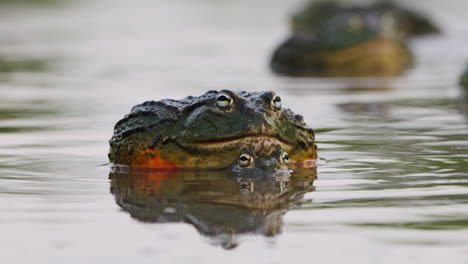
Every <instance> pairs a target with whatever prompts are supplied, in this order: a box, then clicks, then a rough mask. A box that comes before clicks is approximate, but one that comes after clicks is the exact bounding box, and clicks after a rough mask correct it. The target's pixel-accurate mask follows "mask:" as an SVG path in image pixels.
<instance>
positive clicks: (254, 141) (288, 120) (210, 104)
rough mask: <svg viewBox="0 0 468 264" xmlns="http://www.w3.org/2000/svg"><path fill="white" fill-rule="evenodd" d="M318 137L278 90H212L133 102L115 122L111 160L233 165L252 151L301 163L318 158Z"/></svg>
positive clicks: (173, 165)
mask: <svg viewBox="0 0 468 264" xmlns="http://www.w3.org/2000/svg"><path fill="white" fill-rule="evenodd" d="M314 140H315V136H314V131H313V130H312V129H311V128H310V127H308V126H307V124H306V123H305V122H304V120H303V117H302V116H301V115H298V114H294V113H293V112H292V111H291V110H290V109H287V108H283V107H282V102H281V98H280V97H279V96H277V95H276V94H275V93H274V92H271V91H270V92H254V93H249V92H234V91H230V90H222V91H208V92H207V93H205V94H203V95H201V96H189V97H186V98H184V99H181V100H173V99H164V100H161V101H147V102H144V103H142V104H139V105H136V106H134V107H133V108H132V109H131V111H130V113H129V114H127V115H126V116H125V117H124V118H123V119H121V120H120V121H118V122H117V124H116V125H115V128H114V135H113V136H112V138H111V140H110V141H109V143H110V152H109V159H110V161H111V162H112V163H114V164H120V165H129V166H132V167H149V168H162V169H180V168H183V169H185V168H199V169H205V168H209V169H219V168H228V167H230V166H233V169H234V168H235V167H236V166H238V164H239V163H238V159H239V155H240V154H241V153H243V152H245V151H248V152H251V153H252V154H253V155H256V156H258V157H261V159H260V160H263V161H267V160H269V159H277V157H276V156H275V155H280V154H278V153H283V152H284V153H287V158H288V159H287V160H288V162H290V163H291V164H298V163H308V161H313V160H315V159H316V158H317V153H316V145H315V143H314ZM283 156H284V154H283ZM266 163H268V162H266ZM266 163H265V164H266ZM270 163H271V162H270ZM265 164H263V165H265ZM256 165H258V163H257V164H256ZM263 165H262V166H263ZM276 165H277V164H275V166H276ZM265 166H266V167H268V165H265ZM275 166H273V167H275ZM270 167H271V166H270ZM275 168H276V167H275Z"/></svg>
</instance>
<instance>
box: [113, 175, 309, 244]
mask: <svg viewBox="0 0 468 264" xmlns="http://www.w3.org/2000/svg"><path fill="white" fill-rule="evenodd" d="M316 177H317V170H316V168H315V167H313V168H300V169H297V170H296V171H295V172H294V173H293V174H292V176H290V175H278V174H268V175H258V174H256V175H251V176H249V175H239V174H232V173H230V172H225V171H190V172H188V171H186V172H168V171H136V170H129V169H122V168H113V169H112V171H111V173H110V175H109V178H110V184H111V187H110V191H111V193H112V194H113V195H114V197H115V201H116V203H117V204H118V205H119V206H120V207H121V208H122V209H123V210H124V211H126V212H128V213H129V214H130V215H131V217H132V218H134V219H136V220H138V221H141V222H145V223H158V224H159V223H175V222H184V223H187V224H191V225H193V226H194V227H195V228H196V229H197V230H198V232H199V233H200V234H201V235H203V236H205V237H207V238H208V239H209V241H210V242H211V243H212V244H214V245H220V246H222V247H223V248H225V249H232V248H235V247H237V246H238V239H237V238H238V235H240V234H259V235H263V236H267V237H272V236H276V235H278V234H280V233H281V232H282V226H283V215H284V214H285V213H286V212H287V211H288V210H290V209H293V208H295V207H300V206H301V203H302V200H303V196H304V194H305V193H307V192H312V191H314V190H315V187H314V186H313V182H314V180H315V179H316Z"/></svg>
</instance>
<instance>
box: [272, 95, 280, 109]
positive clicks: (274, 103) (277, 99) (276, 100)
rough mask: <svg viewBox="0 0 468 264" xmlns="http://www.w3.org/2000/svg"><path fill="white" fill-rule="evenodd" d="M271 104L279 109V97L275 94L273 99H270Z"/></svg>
mask: <svg viewBox="0 0 468 264" xmlns="http://www.w3.org/2000/svg"><path fill="white" fill-rule="evenodd" d="M271 106H273V107H274V108H276V109H281V97H279V96H277V95H275V96H274V97H273V99H271Z"/></svg>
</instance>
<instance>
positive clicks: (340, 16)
mask: <svg viewBox="0 0 468 264" xmlns="http://www.w3.org/2000/svg"><path fill="white" fill-rule="evenodd" d="M291 28H292V31H293V32H292V34H291V36H290V37H289V38H288V39H287V40H286V41H285V42H284V43H282V44H281V45H280V46H279V47H278V48H277V49H276V50H275V51H274V53H273V56H272V59H271V62H270V66H271V69H272V70H273V72H275V73H278V74H281V75H287V76H297V77H305V76H318V77H386V76H398V75H401V74H402V73H403V72H404V71H405V70H406V69H407V68H409V67H410V66H411V65H412V60H413V56H412V53H411V51H410V50H409V48H408V47H407V43H406V39H407V38H408V37H410V36H420V35H424V34H429V33H436V32H439V29H438V28H437V27H436V26H435V25H434V24H432V23H431V22H430V20H429V19H427V18H425V17H424V16H422V15H419V14H417V13H416V12H413V11H410V10H406V9H403V8H400V7H397V6H396V5H394V4H392V3H390V2H381V3H377V4H373V5H370V6H359V5H343V4H340V3H339V2H334V1H321V2H313V3H312V4H310V5H309V6H307V7H306V8H305V9H304V10H302V11H301V12H298V13H297V14H295V15H294V16H293V18H292V22H291Z"/></svg>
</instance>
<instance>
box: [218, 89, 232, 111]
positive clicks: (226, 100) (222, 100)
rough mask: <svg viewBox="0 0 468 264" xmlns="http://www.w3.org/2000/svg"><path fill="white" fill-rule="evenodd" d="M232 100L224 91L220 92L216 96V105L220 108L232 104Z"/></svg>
mask: <svg viewBox="0 0 468 264" xmlns="http://www.w3.org/2000/svg"><path fill="white" fill-rule="evenodd" d="M233 102H234V100H232V98H231V96H230V95H228V94H226V93H220V94H218V96H217V97H216V105H217V106H218V107H220V108H225V107H228V106H230V105H232V103H233Z"/></svg>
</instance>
